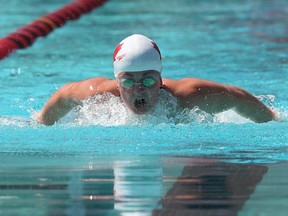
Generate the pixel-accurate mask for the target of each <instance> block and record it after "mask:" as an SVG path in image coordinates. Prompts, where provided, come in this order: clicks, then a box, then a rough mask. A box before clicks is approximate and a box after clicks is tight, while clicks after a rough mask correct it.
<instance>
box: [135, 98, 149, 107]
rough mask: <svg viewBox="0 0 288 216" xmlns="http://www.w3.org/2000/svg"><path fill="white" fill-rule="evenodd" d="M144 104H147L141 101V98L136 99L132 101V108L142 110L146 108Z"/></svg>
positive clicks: (143, 100)
mask: <svg viewBox="0 0 288 216" xmlns="http://www.w3.org/2000/svg"><path fill="white" fill-rule="evenodd" d="M146 104H147V101H146V100H145V99H143V98H141V99H136V100H135V101H134V106H135V108H137V109H141V108H144V107H145V106H146Z"/></svg>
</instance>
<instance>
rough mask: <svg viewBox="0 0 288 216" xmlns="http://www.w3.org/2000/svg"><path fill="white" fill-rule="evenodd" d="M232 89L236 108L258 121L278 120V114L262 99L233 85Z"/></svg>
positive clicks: (240, 112)
mask: <svg viewBox="0 0 288 216" xmlns="http://www.w3.org/2000/svg"><path fill="white" fill-rule="evenodd" d="M230 89H231V90H230V91H231V94H232V98H233V102H234V103H233V105H234V110H235V111H236V112H237V113H238V114H240V115H242V116H244V117H246V118H249V119H251V120H252V121H254V122H256V123H264V122H268V121H272V120H277V115H276V113H274V112H273V111H272V110H271V109H269V108H268V107H267V106H266V105H265V104H263V103H262V102H261V101H260V100H258V99H257V98H256V97H254V96H253V95H252V94H250V93H249V92H247V91H245V90H244V89H241V88H238V87H235V86H232V87H230Z"/></svg>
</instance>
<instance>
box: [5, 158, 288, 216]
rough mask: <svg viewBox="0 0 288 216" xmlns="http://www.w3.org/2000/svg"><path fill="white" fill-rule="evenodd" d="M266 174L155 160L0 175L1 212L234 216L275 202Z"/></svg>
mask: <svg viewBox="0 0 288 216" xmlns="http://www.w3.org/2000/svg"><path fill="white" fill-rule="evenodd" d="M102 159H103V158H102ZM272 167H273V166H272ZM274 167H275V165H274ZM276 167H277V166H276ZM268 173H269V171H268V166H266V165H257V164H238V163H227V162H225V163H224V162H219V161H216V160H213V159H200V158H183V157H158V156H154V157H147V156H137V157H129V158H127V159H123V158H122V159H113V158H112V157H109V158H107V163H106V165H105V164H103V160H102V162H99V163H98V162H97V161H93V163H91V165H89V166H83V167H69V166H62V167H61V166H57V168H55V167H54V168H53V167H49V166H47V167H43V165H41V167H40V168H37V167H34V168H32V167H22V168H21V167H19V168H17V169H7V170H5V168H2V169H1V172H0V184H1V185H0V209H1V210H0V213H3V214H5V215H6V214H8V215H9V214H11V215H12V214H21V215H31V214H33V215H35V214H36V215H56V214H57V215H63V214H64V215H65V214H66V215H176V214H177V215H211V214H212V215H237V214H238V213H241V212H243V210H244V212H245V206H246V203H248V206H249V202H255V201H253V199H255V197H254V198H253V199H251V197H253V196H255V194H258V195H257V196H256V197H258V198H257V199H259V197H260V198H261V193H262V194H263V193H264V194H265V198H266V199H269V195H272V194H274V198H276V197H275V189H276V188H275V187H274V188H273V192H272V191H270V192H269V193H268V192H267V190H263V188H264V189H265V185H264V186H263V183H262V182H263V179H264V178H265V175H268V176H269V174H268ZM279 175H281V173H279ZM274 176H275V175H274ZM266 178H268V177H266ZM273 181H274V180H273ZM268 182H269V181H268ZM270 183H271V181H270ZM264 184H267V180H266V183H265V181H264ZM261 185H262V186H261ZM284 186H285V187H284ZM256 187H257V188H260V189H258V190H256ZM261 188H262V189H261ZM283 188H285V189H286V190H287V184H285V185H282V189H283ZM280 189H281V187H280ZM263 191H264V192H263ZM276 191H277V190H276ZM267 195H268V196H267ZM280 198H281V197H278V199H279V200H280ZM256 201H259V200H256ZM269 201H271V200H269ZM261 202H262V201H261ZM264 203H265V202H264ZM36 209H37V211H36V213H35V210H36ZM282 210H283V211H284V209H282ZM250 211H251V209H250ZM259 211H261V209H260V210H259ZM278 211H281V209H278Z"/></svg>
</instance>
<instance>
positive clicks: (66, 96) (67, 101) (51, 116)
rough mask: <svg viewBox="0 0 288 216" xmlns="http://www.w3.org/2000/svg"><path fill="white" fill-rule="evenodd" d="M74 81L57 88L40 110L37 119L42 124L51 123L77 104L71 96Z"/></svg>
mask: <svg viewBox="0 0 288 216" xmlns="http://www.w3.org/2000/svg"><path fill="white" fill-rule="evenodd" d="M75 84H76V83H69V84H67V85H65V86H63V87H61V88H60V89H58V90H57V91H56V92H55V93H54V94H53V95H52V96H51V98H50V99H49V100H48V101H47V103H46V104H45V106H44V107H43V109H42V110H41V111H40V113H39V115H38V117H37V121H38V122H39V123H41V124H44V125H53V124H55V123H56V122H57V121H58V120H59V119H60V118H61V117H63V116H65V115H66V114H67V113H68V112H69V111H70V110H71V109H72V108H73V107H75V106H77V105H78V104H79V99H77V98H75V97H74V96H73V92H74V89H75Z"/></svg>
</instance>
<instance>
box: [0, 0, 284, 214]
mask: <svg viewBox="0 0 288 216" xmlns="http://www.w3.org/2000/svg"><path fill="white" fill-rule="evenodd" d="M69 2H70V1H68V0H66V1H61V2H59V1H56V0H53V1H49V3H47V1H39V0H37V1H36V0H33V1H31V0H29V1H28V0H25V1H18V0H11V1H6V0H2V1H0V4H1V6H2V5H3V7H0V27H1V28H0V29H1V30H0V37H4V36H5V35H7V34H9V33H11V32H12V31H15V30H16V29H18V28H20V27H21V26H23V25H25V24H27V23H29V22H31V21H33V20H35V19H37V18H38V17H40V16H42V15H43V14H45V13H49V12H52V11H53V10H55V9H57V8H60V7H61V6H63V5H65V4H66V3H69ZM31 5H33V7H32V6H31ZM34 6H35V7H34ZM36 6H37V7H36ZM287 11H288V3H287V2H286V1H285V0H279V1H272V0H271V1H266V0H256V1H247V2H240V1H228V0H227V1H225V0H224V1H220V0H219V1H208V0H207V1H206V0H202V1H188V0H179V1H175V2H172V1H170V2H169V3H168V2H167V1H163V0H157V1H155V0H148V1H147V0H146V1H144V0H139V1H137V3H136V2H135V1H133V0H123V1H116V0H114V1H113V0H111V1H109V2H108V3H106V4H105V5H104V6H102V7H101V8H99V9H96V10H95V11H93V12H92V13H90V14H87V15H84V16H82V17H81V19H79V20H77V21H73V22H69V23H67V24H66V25H65V26H64V27H63V28H61V29H57V30H55V31H54V32H52V33H51V34H49V35H48V36H47V37H45V38H40V39H38V40H37V41H36V42H35V43H34V45H33V46H32V47H29V48H27V49H25V50H18V51H17V52H15V53H13V54H12V55H11V56H9V57H8V58H6V59H4V60H3V61H1V62H0V78H1V79H0V86H1V87H2V88H1V95H0V102H1V107H0V130H1V132H0V144H1V145H0V154H1V156H0V162H1V163H0V182H1V183H0V214H3V215H31V214H34V215H63V214H64V215H65V214H66V215H89V214H91V215H130V214H132V215H133V214H137V215H152V214H154V215H161V214H162V215H167V214H168V213H170V214H171V215H175V212H177V213H178V214H180V215H185V214H186V215H187V214H190V215H191V214H193V215H200V214H202V215H205V214H212V215H233V214H236V213H238V214H239V215H286V209H287V208H286V201H287V198H288V197H287V196H288V195H287V194H288V181H287V173H288V172H287V171H288V170H287V161H288V135H287V134H288V133H287V131H288V130H287V129H288V117H287V116H288V100H287V99H288V98H287V90H288V89H287V86H288V81H287V80H288V64H287V63H288V58H287V53H288V44H287V42H288V39H287V30H288V24H287V22H286V20H287V13H288V12H287ZM133 33H142V34H145V35H147V36H149V37H151V38H153V39H154V40H155V41H156V42H157V44H158V46H159V47H160V49H161V52H162V55H163V77H167V78H172V79H180V78H184V77H198V78H203V79H209V80H213V81H216V82H221V83H227V84H232V85H237V86H239V87H242V88H244V89H246V90H248V91H249V92H251V93H252V94H254V95H255V96H257V97H259V98H260V99H261V100H263V102H264V103H265V104H267V105H268V106H270V107H273V109H275V110H277V112H278V113H279V115H280V118H281V121H273V122H268V123H265V124H255V123H253V122H250V121H248V120H246V119H244V118H242V117H240V116H238V115H236V114H235V113H233V112H232V111H228V112H225V113H221V114H218V115H217V116H216V117H215V116H210V115H206V114H205V113H203V112H201V111H200V110H187V111H186V112H184V113H178V114H177V115H176V117H174V118H172V119H171V118H168V117H167V116H166V115H165V113H166V112H167V110H169V109H170V108H171V106H172V108H173V100H172V101H171V98H169V97H167V98H165V99H163V100H162V101H161V104H159V105H158V107H157V112H156V113H154V114H153V115H150V116H145V117H137V116H134V115H131V114H130V113H129V112H127V110H125V108H124V107H123V104H121V101H119V99H117V98H114V97H112V96H105V103H104V104H102V105H101V106H97V105H95V104H94V103H93V100H94V101H95V100H100V99H101V97H100V98H99V97H95V98H93V100H87V101H85V102H84V106H83V107H82V108H81V109H80V108H78V109H76V110H74V111H73V112H72V113H70V114H69V115H68V116H66V117H65V118H64V119H63V120H62V121H61V122H59V123H58V124H56V125H54V126H52V127H46V126H42V125H38V124H37V123H36V122H35V120H34V116H35V115H36V114H37V111H39V110H40V109H41V108H42V107H43V105H44V103H45V102H46V101H47V100H48V98H49V97H50V96H51V94H52V93H54V92H55V91H56V90H57V89H58V88H59V87H61V86H62V85H63V84H66V83H68V82H72V81H77V80H83V79H87V78H90V77H96V76H105V77H109V78H113V72H112V71H113V67H112V52H113V50H114V48H115V46H116V45H117V44H118V42H119V41H120V40H122V39H123V38H125V37H126V36H128V35H130V34H133ZM167 104H168V105H167ZM116 105H117V106H116ZM170 105H171V106H170ZM201 188H202V189H201Z"/></svg>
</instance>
